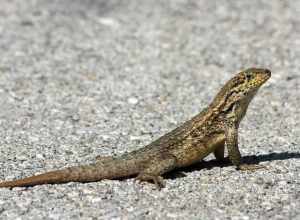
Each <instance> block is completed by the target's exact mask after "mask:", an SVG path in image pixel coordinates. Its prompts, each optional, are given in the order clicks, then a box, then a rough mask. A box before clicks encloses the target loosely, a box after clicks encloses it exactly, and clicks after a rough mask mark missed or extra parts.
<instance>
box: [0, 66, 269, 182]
mask: <svg viewBox="0 0 300 220" xmlns="http://www.w3.org/2000/svg"><path fill="white" fill-rule="evenodd" d="M270 77H271V71H270V70H268V69H263V68H248V69H245V70H243V71H241V72H239V73H237V74H236V75H235V76H234V77H233V78H231V79H230V80H229V81H228V82H227V83H226V84H225V85H224V86H223V87H222V89H221V90H220V91H219V92H218V93H217V95H216V96H215V98H214V99H213V101H212V102H211V104H210V105H209V106H208V107H207V108H205V109H203V111H201V112H200V113H199V114H197V115H195V116H194V117H192V118H191V119H190V120H188V121H186V122H185V123H183V124H182V125H180V126H179V127H177V128H175V129H174V130H172V131H170V132H169V133H167V134H165V135H163V136H162V137H160V138H158V139H157V140H155V141H153V142H152V143H150V144H148V145H146V146H145V147H143V148H140V149H137V150H134V151H131V152H127V153H125V154H122V155H120V156H97V157H96V160H95V162H94V163H91V164H87V165H78V166H72V167H67V168H64V169H60V170H55V171H49V172H46V173H43V174H39V175H34V176H31V177H27V178H23V179H19V180H12V181H6V182H1V183H0V187H9V188H12V187H30V186H35V185H41V184H59V183H67V182H82V183H84V182H95V181H100V180H103V179H121V178H129V177H132V176H135V177H136V179H137V180H138V181H140V182H143V181H146V182H152V183H154V184H155V185H156V186H158V187H159V188H161V187H164V186H165V181H164V179H163V174H165V173H167V172H169V171H171V170H173V169H175V168H181V167H186V166H190V165H192V164H194V163H197V162H199V161H201V160H202V159H203V158H205V157H206V156H207V155H209V154H211V153H213V154H214V156H215V157H216V159H217V160H220V161H222V160H223V161H224V160H225V157H224V151H225V147H226V148H227V152H228V158H229V160H230V162H231V163H232V164H233V165H235V166H236V168H237V170H256V169H260V168H263V167H264V166H262V165H259V164H246V163H243V162H242V158H241V153H240V151H239V147H238V128H239V124H240V122H241V120H242V119H243V117H244V116H245V114H246V111H247V108H248V105H249V103H250V102H251V100H252V99H253V97H254V96H255V95H256V93H257V91H258V89H259V88H260V87H261V86H262V85H263V84H264V83H265V82H266V81H267V80H268V79H269V78H270Z"/></svg>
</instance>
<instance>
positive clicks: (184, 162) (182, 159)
mask: <svg viewBox="0 0 300 220" xmlns="http://www.w3.org/2000/svg"><path fill="white" fill-rule="evenodd" d="M224 142H225V135H224V134H216V135H213V136H211V137H209V138H203V140H202V141H199V140H197V139H196V138H194V139H187V140H186V141H184V142H183V143H182V145H181V146H178V148H177V149H176V150H174V151H173V152H172V153H173V155H174V156H175V157H176V159H177V160H176V161H177V167H185V166H189V165H191V164H194V163H196V162H199V161H200V160H202V159H203V158H205V157H206V156H207V155H209V154H210V153H212V152H214V151H215V150H216V148H218V147H222V146H224Z"/></svg>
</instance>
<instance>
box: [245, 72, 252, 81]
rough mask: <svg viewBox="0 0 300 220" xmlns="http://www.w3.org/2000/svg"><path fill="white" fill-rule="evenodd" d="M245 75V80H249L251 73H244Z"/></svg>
mask: <svg viewBox="0 0 300 220" xmlns="http://www.w3.org/2000/svg"><path fill="white" fill-rule="evenodd" d="M245 77H246V79H247V81H249V80H251V78H252V76H251V73H246V74H245Z"/></svg>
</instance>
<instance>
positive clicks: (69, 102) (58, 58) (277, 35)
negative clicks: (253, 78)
mask: <svg viewBox="0 0 300 220" xmlns="http://www.w3.org/2000/svg"><path fill="white" fill-rule="evenodd" d="M0 4H1V7H0V105H1V108H0V125H1V127H0V128H1V129H0V179H1V180H11V179H16V178H20V177H25V176H29V175H33V174H38V173H42V172H44V171H50V170H53V169H57V168H62V167H67V166H71V165H77V164H86V163H90V162H93V161H94V158H95V156H97V155H99V154H101V155H111V154H121V153H123V152H126V151H131V150H134V149H137V148H139V147H142V146H144V145H145V144H148V143H149V142H151V141H152V140H154V139H155V138H158V137H159V136H161V135H163V134H164V133H165V132H167V131H170V130H171V129H173V128H175V127H176V126H178V125H179V124H181V123H182V122H184V121H185V120H187V119H189V118H190V117H192V116H193V115H195V114H196V113H198V112H199V111H200V110H201V109H202V108H204V107H205V106H206V105H207V104H209V102H210V101H211V100H212V98H213V96H214V95H215V94H216V92H217V91H218V90H219V89H220V87H221V86H222V85H223V84H224V83H225V81H226V80H228V79H229V78H230V77H232V76H233V74H234V73H236V72H238V71H239V70H241V69H244V68H247V67H252V66H256V67H265V68H269V69H271V70H272V73H273V75H272V78H271V79H270V80H269V82H268V83H267V84H266V85H265V86H264V87H263V88H262V89H261V90H260V92H259V94H258V95H257V97H256V99H255V100H254V101H253V102H252V103H251V106H250V108H249V111H248V114H247V116H246V118H245V119H244V121H243V123H242V124H241V128H240V137H239V138H240V148H241V152H242V155H243V156H245V159H246V160H249V161H257V162H260V164H263V165H265V166H267V167H268V169H266V170H259V171H256V172H253V173H249V172H238V171H236V170H235V168H234V167H233V166H231V165H226V166H224V167H220V165H218V164H216V163H214V160H213V159H214V158H213V157H212V156H210V157H208V158H207V160H206V161H207V162H201V163H199V164H198V165H196V166H194V167H192V168H190V169H186V170H183V171H178V172H173V173H171V175H169V176H168V178H167V180H166V188H164V189H162V190H161V191H157V190H155V189H154V187H153V186H152V185H151V184H146V185H140V184H138V183H136V182H135V181H134V180H133V179H128V180H124V181H113V180H104V181H101V182H97V183H88V184H80V183H69V184H64V185H43V186H36V187H33V188H28V189H26V188H15V189H13V190H9V189H0V219H245V220H247V219H300V174H299V173H300V148H299V144H300V3H299V1H292V0H291V1H277V0H274V1H268V0H265V1H225V0H221V1H217V0H214V1H208V0H207V1H204V0H201V1H200V0H194V1H183V0H172V1H166V0H161V1H150V0H144V1H138V0H130V1H129V0H128V1H121V0H120V1H117V0H113V1H112V0H111V1H106V0H99V1H96V0H94V1H93V0H86V1H80V0H65V1H58V0H56V1H46V0H44V1H40V0H26V1H24V0H13V1H5V0H1V1H0Z"/></svg>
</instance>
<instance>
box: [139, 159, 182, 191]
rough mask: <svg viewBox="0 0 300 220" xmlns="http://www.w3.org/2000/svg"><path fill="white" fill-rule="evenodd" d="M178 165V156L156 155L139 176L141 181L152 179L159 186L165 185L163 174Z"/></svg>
mask: <svg viewBox="0 0 300 220" xmlns="http://www.w3.org/2000/svg"><path fill="white" fill-rule="evenodd" d="M175 167H176V158H175V157H174V156H173V155H167V156H160V157H155V158H153V160H150V161H149V163H148V164H147V165H146V168H145V169H144V170H142V171H141V172H140V173H139V175H138V176H137V178H136V179H137V180H139V181H147V182H149V181H152V182H153V183H154V184H155V185H156V186H157V187H158V188H162V187H164V186H165V183H164V179H163V177H162V176H161V175H162V174H164V173H166V172H168V171H170V170H172V169H174V168H175Z"/></svg>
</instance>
